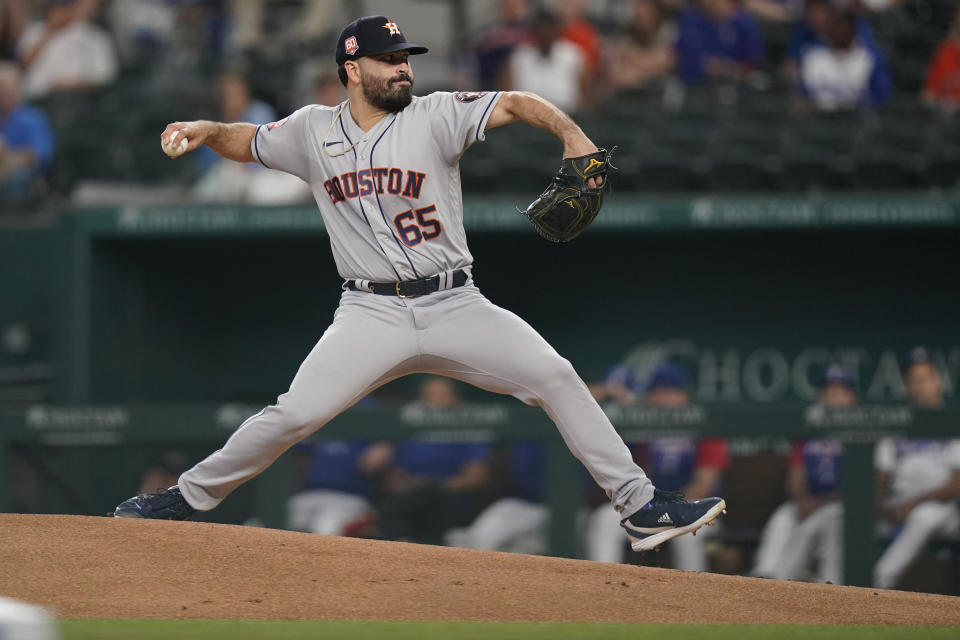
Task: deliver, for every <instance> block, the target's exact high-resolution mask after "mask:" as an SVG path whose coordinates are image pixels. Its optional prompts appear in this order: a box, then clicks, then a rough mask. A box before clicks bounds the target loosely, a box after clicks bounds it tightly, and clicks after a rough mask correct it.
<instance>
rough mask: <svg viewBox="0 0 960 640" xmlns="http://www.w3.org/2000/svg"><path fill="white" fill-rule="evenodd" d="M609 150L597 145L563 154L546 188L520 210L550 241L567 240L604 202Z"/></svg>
mask: <svg viewBox="0 0 960 640" xmlns="http://www.w3.org/2000/svg"><path fill="white" fill-rule="evenodd" d="M610 168H614V167H612V165H611V164H610V152H607V150H606V149H600V150H599V151H596V152H594V153H590V154H587V155H585V156H579V157H576V158H564V159H563V164H562V165H561V166H560V170H559V171H557V173H556V175H554V176H553V180H552V181H551V182H550V185H549V186H548V187H547V189H546V191H544V192H543V193H541V194H540V197H539V198H537V199H536V200H535V201H534V202H532V203H531V204H530V206H529V207H527V208H526V210H525V211H521V213H522V214H523V215H525V216H527V218H529V219H530V222H532V223H533V228H534V229H536V230H537V233H539V234H540V235H541V236H543V237H544V238H546V239H547V240H550V241H551V242H569V241H570V240H573V239H574V238H576V237H577V236H578V235H580V234H581V233H583V230H584V229H586V228H587V227H589V226H590V223H591V222H593V219H594V218H596V217H597V214H598V213H600V207H601V206H602V205H603V190H604V189H605V188H606V186H607V171H608V169H610ZM596 177H600V178H603V184H602V185H600V186H599V187H597V188H595V189H591V188H590V187H588V186H587V180H589V179H590V178H596Z"/></svg>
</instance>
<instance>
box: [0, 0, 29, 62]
mask: <svg viewBox="0 0 960 640" xmlns="http://www.w3.org/2000/svg"><path fill="white" fill-rule="evenodd" d="M29 15H30V7H29V3H28V2H27V1H26V0H0V60H16V59H17V43H19V42H20V37H21V36H22V35H23V29H24V27H26V26H27V18H28V17H29Z"/></svg>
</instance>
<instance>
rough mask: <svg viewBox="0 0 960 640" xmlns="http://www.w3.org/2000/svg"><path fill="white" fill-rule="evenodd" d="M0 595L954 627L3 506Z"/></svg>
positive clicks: (854, 591)
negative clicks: (26, 512)
mask: <svg viewBox="0 0 960 640" xmlns="http://www.w3.org/2000/svg"><path fill="white" fill-rule="evenodd" d="M0 595H4V596H10V597H14V598H19V599H22V600H26V601H29V602H33V603H37V604H41V605H44V606H48V607H50V608H52V609H53V610H55V611H56V612H57V614H58V615H60V616H62V617H69V618H127V617H137V618H258V619H317V620H320V619H329V620H333V619H350V620H473V621H556V622H675V623H798V624H880V625H960V598H956V597H950V596H940V595H929V594H919V593H907V592H899V591H880V590H874V589H861V588H855V587H841V586H832V585H813V584H803V583H794V582H778V581H773V580H763V579H756V578H741V577H734V576H721V575H715V574H692V573H684V572H681V571H672V570H667V569H652V568H646V567H636V566H630V565H614V564H604V563H595V562H586V561H581V560H566V559H559V558H544V557H538V556H526V555H515V554H505V553H495V552H488V551H471V550H464V549H453V548H445V547H432V546H425V545H414V544H404V543H398V542H379V541H371V540H360V539H352V538H334V537H326V536H316V535H311V534H305V533H295V532H290V531H277V530H272V529H256V528H250V527H238V526H228V525H217V524H206V523H194V522H165V521H145V520H123V519H114V518H89V517H81V516H36V515H30V516H27V515H10V514H2V515H0Z"/></svg>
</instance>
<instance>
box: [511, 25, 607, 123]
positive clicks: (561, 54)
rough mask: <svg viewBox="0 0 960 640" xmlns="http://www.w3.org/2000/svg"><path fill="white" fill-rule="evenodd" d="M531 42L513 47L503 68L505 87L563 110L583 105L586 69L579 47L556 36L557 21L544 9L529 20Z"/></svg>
mask: <svg viewBox="0 0 960 640" xmlns="http://www.w3.org/2000/svg"><path fill="white" fill-rule="evenodd" d="M532 34H533V42H531V43H525V44H521V45H520V46H518V47H517V48H516V49H514V51H513V54H512V55H511V56H510V62H509V64H508V65H507V68H506V69H505V73H504V77H503V82H502V86H503V88H504V89H506V90H510V89H515V90H518V91H532V92H533V93H536V94H537V95H540V96H542V97H544V98H546V99H547V100H549V101H550V102H552V103H553V104H555V105H557V106H558V107H560V108H561V109H563V110H564V111H569V112H574V111H578V110H579V109H580V107H581V106H585V105H586V104H587V96H586V91H585V89H586V83H587V80H588V78H587V76H588V72H587V68H586V63H585V58H584V55H583V52H582V51H581V50H580V47H578V46H577V45H575V44H573V43H572V42H568V41H566V40H561V39H560V21H559V19H558V18H557V16H556V15H555V14H553V13H551V12H549V11H547V10H545V9H541V10H539V11H537V13H536V15H535V16H534V19H533V27H532Z"/></svg>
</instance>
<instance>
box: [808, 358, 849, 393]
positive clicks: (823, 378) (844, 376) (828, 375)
mask: <svg viewBox="0 0 960 640" xmlns="http://www.w3.org/2000/svg"><path fill="white" fill-rule="evenodd" d="M828 384H842V385H844V386H845V387H847V388H848V389H852V390H854V391H855V390H856V388H857V384H856V381H855V380H854V379H853V374H852V373H850V372H849V371H848V370H847V369H845V368H844V367H841V366H840V365H838V364H832V365H830V366H829V367H827V368H826V369H824V371H823V373H822V374H820V377H819V378H818V379H817V386H818V387H825V386H827V385H828Z"/></svg>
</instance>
